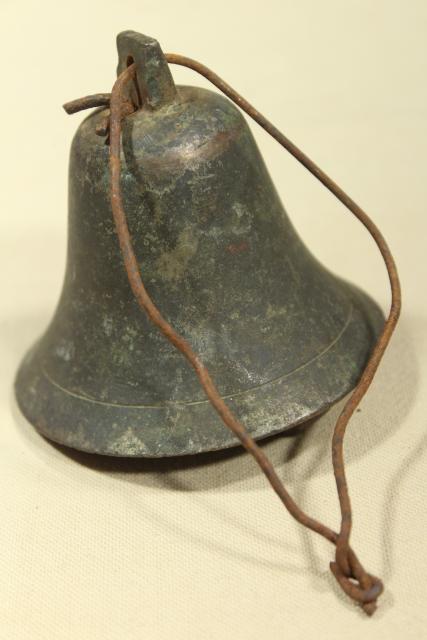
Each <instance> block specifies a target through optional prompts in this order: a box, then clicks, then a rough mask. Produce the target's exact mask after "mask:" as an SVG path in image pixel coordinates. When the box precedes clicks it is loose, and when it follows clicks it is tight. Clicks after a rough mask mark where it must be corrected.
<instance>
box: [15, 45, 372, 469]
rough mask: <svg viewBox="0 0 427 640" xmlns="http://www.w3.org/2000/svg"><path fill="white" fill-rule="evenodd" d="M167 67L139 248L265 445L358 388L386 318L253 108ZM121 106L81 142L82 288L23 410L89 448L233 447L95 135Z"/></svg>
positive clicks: (74, 224) (135, 125) (28, 377)
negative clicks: (311, 219) (278, 166)
mask: <svg viewBox="0 0 427 640" xmlns="http://www.w3.org/2000/svg"><path fill="white" fill-rule="evenodd" d="M146 41H147V42H150V43H153V42H154V43H155V44H154V45H152V44H150V46H151V47H153V46H154V49H155V52H156V55H159V56H161V51H160V48H159V47H158V45H157V43H156V42H155V41H152V40H151V39H146ZM119 50H120V49H119ZM167 73H169V71H167ZM167 73H166V71H165V74H166V76H165V77H166V81H165V82H166V85H167V86H168V87H169V89H170V90H169V93H168V95H167V97H166V98H165V99H163V98H161V99H160V100H159V102H158V103H157V104H155V105H154V106H153V105H152V106H151V107H150V108H142V109H140V110H139V111H137V112H135V113H134V114H133V115H131V116H129V117H127V118H126V119H125V121H124V122H123V136H122V178H121V184H122V194H123V203H124V208H125V211H126V215H127V219H128V224H129V228H130V232H131V236H132V240H133V244H134V248H135V252H136V255H137V258H138V262H139V266H140V270H141V274H142V278H143V281H144V284H145V286H146V288H147V290H148V292H149V293H150V295H151V297H152V298H153V300H154V301H155V303H156V304H157V306H158V307H159V308H160V310H161V312H162V314H163V316H164V317H165V318H166V319H167V320H168V321H169V322H170V323H171V324H172V325H173V326H174V328H175V329H176V330H177V331H178V332H179V333H181V334H182V335H183V336H184V337H185V338H186V339H187V340H188V342H189V343H190V344H191V345H192V347H193V349H194V350H195V351H196V353H198V354H199V356H200V358H201V360H202V361H203V362H204V363H205V364H206V365H207V367H208V369H209V371H210V373H211V376H212V378H213V380H214V381H215V383H216V385H217V387H218V389H219V391H220V393H221V395H222V397H223V398H225V399H226V401H227V403H228V405H229V406H230V408H231V409H232V411H234V412H235V414H236V415H237V416H238V417H239V418H240V419H241V420H242V422H243V423H244V424H245V426H246V427H247V429H248V430H249V432H250V433H251V434H252V435H253V436H254V437H255V438H261V437H263V436H267V435H269V434H273V433H275V432H279V431H282V430H284V429H288V428H290V427H292V426H294V425H296V424H298V423H300V422H302V421H304V420H307V419H308V418H310V417H312V416H314V415H316V414H319V413H320V412H322V411H325V410H326V409H327V408H328V407H329V406H330V405H331V404H332V403H334V402H335V401H336V400H337V399H339V398H340V397H342V396H343V395H344V394H346V393H347V392H348V391H349V390H350V389H352V387H354V385H355V384H356V382H357V380H358V378H359V377H360V374H361V371H362V369H363V367H364V365H365V364H366V361H367V358H368V356H369V353H370V351H371V349H372V345H373V342H374V341H375V339H376V337H377V335H378V332H379V330H380V328H381V325H382V322H383V318H382V314H381V312H380V311H379V309H378V308H377V306H376V305H375V304H374V303H373V302H372V301H371V300H370V299H369V298H368V297H367V296H366V295H365V294H363V293H362V292H360V291H359V290H358V289H356V288H355V287H353V286H351V285H349V284H347V283H345V282H343V281H342V280H340V279H338V278H337V277H335V276H334V275H332V274H331V273H330V272H329V271H327V270H326V269H325V268H324V267H322V265H321V264H319V262H318V261H317V260H316V259H315V258H314V257H313V256H312V255H311V254H310V252H309V251H308V250H307V248H306V247H305V246H304V244H303V243H302V241H301V239H300V238H299V237H298V235H297V234H296V232H295V230H294V228H293V227H292V224H291V222H290V221H289V218H288V217H287V215H286V213H285V211H284V209H283V207H282V205H281V202H280V200H279V198H278V195H277V193H276V190H275V188H274V186H273V184H272V182H271V179H270V177H269V175H268V172H267V169H266V167H265V164H264V162H263V160H262V158H261V155H260V153H259V151H258V148H257V146H256V143H255V141H254V139H253V137H252V134H251V132H250V130H249V128H248V126H247V125H246V122H245V120H244V118H243V117H242V115H241V114H240V112H239V111H238V110H237V109H236V108H235V107H234V106H233V105H232V104H231V103H230V102H229V101H228V100H227V99H225V98H223V97H221V96H220V95H218V94H216V93H214V92H211V91H207V90H205V89H198V88H193V87H185V86H183V87H175V86H174V85H173V84H172V85H171V84H170V82H171V80H169V78H168V76H167ZM168 83H169V84H168ZM163 86H164V85H163ZM104 116H105V110H98V111H96V112H94V113H92V114H91V115H90V116H89V117H88V118H86V120H84V122H83V123H82V124H81V125H80V127H79V129H78V131H77V133H76V135H75V138H74V141H73V144H72V149H71V159H70V176H69V240H68V258H67V268H66V276H65V282H64V287H63V291H62V295H61V299H60V301H59V304H58V307H57V310H56V313H55V315H54V318H53V320H52V322H51V324H50V326H49V327H48V329H47V331H46V333H45V334H44V336H42V338H41V339H40V340H39V341H38V342H37V344H36V345H34V347H33V348H32V349H31V351H30V352H29V353H28V355H27V356H26V358H25V359H24V361H23V363H22V365H21V367H20V370H19V373H18V377H17V382H16V393H17V398H18V403H19V405H20V407H21V409H22V411H23V413H24V414H25V415H26V416H27V418H28V419H29V420H30V421H31V422H32V423H33V424H34V425H35V427H36V428H37V429H38V430H39V431H40V432H41V433H43V434H44V435H45V436H47V437H48V438H50V439H52V440H54V441H56V442H59V443H62V444H65V445H68V446H70V447H74V448H76V449H80V450H84V451H90V452H95V453H102V454H108V455H120V456H148V457H160V456H174V455H182V454H191V453H197V452H202V451H208V450H216V449H222V448H225V447H230V446H233V445H235V444H237V443H238V442H237V440H236V439H235V437H234V436H233V434H232V433H231V432H229V431H228V429H227V428H226V427H225V426H224V424H223V423H222V421H221V419H220V418H219V417H218V416H217V414H216V413H215V411H214V409H213V408H212V407H211V405H210V404H209V402H208V401H207V399H206V397H205V395H204V393H203V391H202V389H201V387H200V384H199V382H198V379H197V378H196V376H195V374H194V371H193V370H192V368H191V367H189V365H188V363H187V362H186V361H185V359H184V358H183V356H182V355H181V354H180V353H179V352H177V351H176V350H175V348H174V347H173V346H172V345H171V344H170V343H169V342H168V341H167V340H166V339H165V338H164V337H163V335H161V334H160V333H159V331H158V329H157V328H156V327H155V326H153V325H152V324H151V322H150V321H149V319H148V318H147V317H146V315H145V314H144V313H143V312H142V311H141V309H140V308H139V306H138V304H137V302H136V300H135V298H134V296H133V294H132V292H131V289H130V286H129V283H128V280H127V276H126V272H125V269H124V265H123V259H122V256H121V253H120V249H119V245H118V240H117V236H116V233H115V229H114V225H113V218H112V212H111V205H110V193H109V191H110V177H109V163H108V153H109V148H108V146H107V145H106V144H105V140H104V139H103V138H101V137H99V136H98V135H96V132H95V129H96V126H97V124H98V123H99V122H100V121H101V120H102V118H103V117H104Z"/></svg>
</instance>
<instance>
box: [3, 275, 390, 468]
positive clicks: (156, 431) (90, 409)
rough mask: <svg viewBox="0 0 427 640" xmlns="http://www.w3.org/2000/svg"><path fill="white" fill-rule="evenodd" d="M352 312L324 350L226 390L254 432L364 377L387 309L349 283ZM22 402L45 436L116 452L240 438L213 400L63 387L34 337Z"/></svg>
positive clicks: (165, 451) (331, 400)
mask: <svg viewBox="0 0 427 640" xmlns="http://www.w3.org/2000/svg"><path fill="white" fill-rule="evenodd" d="M348 293H349V296H350V298H351V302H352V307H353V310H352V313H351V316H350V320H349V321H348V323H347V324H346V326H345V328H344V330H343V331H341V333H340V336H339V337H338V339H336V340H335V342H334V344H333V345H332V347H331V346H330V347H329V348H328V349H327V350H325V351H324V353H323V354H322V355H321V356H317V357H315V358H314V359H312V361H311V362H310V363H309V364H308V365H306V366H303V367H300V368H298V369H297V370H295V371H294V372H292V373H291V374H289V375H287V374H285V375H284V376H281V377H280V378H277V379H275V380H274V381H269V382H268V383H265V384H263V385H261V386H258V387H256V388H255V389H252V390H247V391H244V392H242V393H240V394H236V395H235V396H231V397H229V398H227V400H228V404H229V406H230V408H231V410H232V411H233V412H235V414H236V415H237V416H238V418H239V419H240V420H241V421H242V422H243V424H244V425H245V426H246V428H247V429H248V431H249V433H250V434H251V435H252V437H254V439H256V440H258V439H262V438H265V437H268V436H270V435H274V434H277V433H279V432H281V431H287V430H289V429H291V428H293V427H295V426H298V425H300V424H301V423H303V422H305V421H308V420H310V419H311V418H314V417H316V416H318V415H320V414H322V413H324V412H325V411H327V410H328V409H329V408H330V407H331V406H332V405H333V404H335V403H336V402H337V401H338V400H340V399H341V398H342V397H344V396H345V395H346V394H347V393H348V392H349V391H350V390H351V389H352V388H353V387H354V386H355V385H356V384H357V382H358V379H359V378H360V374H361V372H362V370H363V368H364V366H365V364H366V361H367V359H368V357H369V355H370V352H371V350H372V348H373V345H374V342H375V340H376V338H377V336H378V334H379V333H380V331H381V329H382V325H383V322H384V316H383V314H382V312H381V310H380V309H379V308H378V306H377V305H376V303H374V302H373V301H372V300H371V298H370V297H369V296H367V295H366V294H365V293H362V292H361V291H360V290H359V289H357V288H356V287H354V286H352V285H348ZM15 393H16V397H17V401H18V405H19V407H20V409H21V411H22V413H23V414H24V416H25V417H26V418H27V419H28V420H29V422H30V423H32V424H33V425H34V427H35V428H36V429H37V431H39V432H40V433H41V434H42V435H43V436H45V437H46V438H48V439H50V440H52V441H54V442H56V443H58V444H61V445H64V446H67V447H71V448H73V449H77V450H80V451H84V452H87V453H95V454H101V455H106V456H115V457H147V458H161V457H176V456H183V455H193V454H198V453H204V452H208V451H218V450H221V449H228V448H231V447H235V446H238V445H239V444H240V443H239V441H238V440H237V439H236V437H235V436H234V435H233V434H232V433H231V432H230V431H229V430H228V429H227V428H226V427H225V426H224V424H223V423H222V421H221V420H220V418H219V417H218V416H217V414H216V413H215V411H214V409H213V408H212V407H211V405H210V404H209V402H207V401H201V402H200V403H196V404H190V405H179V406H178V405H174V406H163V407H154V408H152V407H151V408H150V407H142V408H137V407H135V406H130V407H128V406H120V405H106V406H105V405H102V404H100V403H94V402H93V401H88V399H82V398H75V397H72V396H70V395H67V394H65V393H64V390H61V389H60V388H58V387H57V386H54V385H53V384H52V382H51V381H50V380H49V379H48V378H47V377H46V376H45V375H44V373H43V370H42V363H41V362H40V358H38V357H37V345H35V346H34V347H33V348H32V349H31V350H30V351H29V353H28V354H27V356H26V357H25V358H24V360H23V362H22V364H21V367H20V369H19V371H18V374H17V378H16V381H15Z"/></svg>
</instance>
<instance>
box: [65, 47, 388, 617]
mask: <svg viewBox="0 0 427 640" xmlns="http://www.w3.org/2000/svg"><path fill="white" fill-rule="evenodd" d="M166 59H167V61H168V62H169V63H173V64H178V65H182V66H185V67H189V68H190V69H193V70H194V71H196V72H198V73H200V74H201V75H203V76H204V77H205V78H207V79H208V80H210V82H212V83H213V84H214V85H215V86H216V87H217V88H218V89H220V91H222V92H223V93H224V94H225V95H226V96H228V98H230V100H232V101H233V102H234V103H235V104H237V105H238V106H239V107H240V108H241V109H242V110H243V111H245V112H246V113H247V114H248V115H249V116H250V117H251V118H252V119H253V120H255V121H256V122H257V123H258V124H259V125H260V126H261V127H262V128H263V129H264V130H265V131H267V133H269V134H270V135H271V136H272V137H273V138H275V139H276V140H277V142H279V144H281V145H282V147H284V148H285V149H286V150H287V151H289V153H291V154H292V155H293V156H294V157H295V158H296V159H297V160H298V161H299V162H300V163H301V164H302V165H304V166H305V167H306V169H308V171H310V173H312V174H313V175H314V176H315V177H316V178H317V179H318V180H319V181H320V182H321V183H322V184H323V185H324V186H325V187H326V188H327V189H329V191H331V193H333V195H335V196H336V198H338V200H340V201H341V202H342V203H343V204H344V205H345V206H346V207H347V209H348V210H349V211H350V212H351V213H353V215H355V216H356V218H358V219H359V221H360V222H361V223H362V224H363V225H364V226H365V227H366V229H367V230H368V232H369V233H370V235H371V236H372V238H373V239H374V241H375V243H376V245H377V247H378V249H379V250H380V253H381V255H382V257H383V260H384V263H385V266H386V269H387V273H388V277H389V280H390V287H391V306H390V311H389V314H388V317H387V320H386V322H385V324H384V327H383V329H382V332H381V334H380V336H379V338H378V340H377V343H376V345H375V347H374V349H373V350H372V353H371V355H370V358H369V360H368V363H367V365H366V367H365V369H364V371H363V373H362V375H361V377H360V380H359V382H358V384H357V386H356V388H355V389H354V390H353V392H352V394H351V395H350V397H349V399H348V400H347V402H346V404H345V406H344V408H343V410H342V412H341V414H340V416H339V418H338V421H337V423H336V425H335V429H334V433H333V437H332V464H333V470H334V476H335V481H336V486H337V492H338V497H339V503H340V510H341V527H340V531H339V533H336V532H335V531H333V530H332V529H330V528H329V527H327V526H326V525H324V524H322V523H321V522H318V521H317V520H315V519H314V518H312V517H311V516H309V515H308V514H306V513H305V512H304V511H302V509H300V507H299V506H298V505H297V504H296V503H295V502H294V500H293V498H292V497H291V495H290V494H289V493H288V491H287V490H286V488H285V487H284V485H283V483H282V481H281V480H280V478H279V477H278V475H277V473H276V471H275V470H274V468H273V465H272V463H271V462H270V460H269V459H268V457H267V456H266V454H265V453H264V451H263V450H262V449H261V448H260V447H259V446H258V445H257V444H256V442H255V441H254V439H253V438H252V437H251V436H250V435H249V433H248V432H247V431H246V429H245V427H244V426H243V424H242V423H241V422H240V421H239V420H238V419H237V418H236V417H235V416H234V414H233V413H232V412H231V411H230V409H229V408H228V406H227V404H226V403H225V402H224V400H223V399H222V398H221V396H220V394H219V392H218V390H217V388H216V386H215V384H214V382H213V381H212V379H211V377H210V375H209V372H208V370H207V368H206V367H205V366H204V364H203V363H202V362H201V360H200V359H199V357H198V356H197V354H196V353H195V352H194V351H193V349H192V347H191V346H190V344H189V343H188V342H187V341H186V340H185V339H184V338H183V337H182V336H180V335H179V334H178V333H177V332H176V331H175V330H174V328H173V327H172V326H171V325H170V324H169V322H167V320H165V319H164V318H163V316H162V315H161V313H160V311H159V309H158V308H157V307H156V305H155V304H154V302H153V301H152V299H151V298H150V296H149V294H148V293H147V291H146V289H145V286H144V283H143V281H142V278H141V274H140V268H139V265H138V261H137V259H136V256H135V252H134V250H133V246H132V239H131V236H130V232H129V228H128V224H127V220H126V214H125V212H124V208H123V203H122V197H121V188H120V164H121V160H120V151H121V121H122V119H123V118H124V117H126V115H128V114H129V113H130V112H131V111H132V110H135V109H137V108H138V107H137V106H132V105H130V103H129V100H128V99H126V100H125V99H123V89H124V87H125V85H126V84H127V83H128V82H129V81H130V80H134V79H135V77H136V65H135V63H133V64H132V65H130V66H129V67H127V68H126V69H125V70H124V71H123V72H122V73H121V74H120V75H119V77H118V78H117V80H116V82H115V84H114V87H113V90H112V92H111V94H110V95H109V94H97V95H94V96H87V97H86V98H82V99H79V100H74V101H73V102H69V103H67V104H65V105H64V109H65V110H66V111H67V113H76V112H77V111H80V110H81V109H87V108H91V107H96V106H105V105H107V104H108V103H109V106H110V116H109V123H108V125H109V126H108V125H105V123H103V124H102V125H101V127H100V128H99V129H98V133H99V134H100V135H106V134H107V132H108V129H109V142H110V175H111V206H112V211H113V217H114V223H115V227H116V231H117V235H118V238H119V243H120V249H121V252H122V256H123V260H124V263H125V268H126V272H127V276H128V279H129V283H130V286H131V288H132V291H133V293H134V295H135V298H136V299H137V301H138V303H139V305H140V307H141V308H142V309H143V310H144V311H145V312H146V313H147V315H148V317H149V319H150V320H151V321H152V322H153V324H155V325H156V326H157V327H158V329H159V330H160V331H161V332H162V333H163V335H164V336H165V337H166V338H167V339H168V340H169V341H170V342H171V343H172V344H173V345H174V346H175V347H176V348H177V349H178V350H179V351H180V352H181V353H182V354H183V355H184V357H185V358H186V359H187V360H188V362H189V363H190V364H191V366H192V367H193V368H194V370H195V373H196V375H197V377H198V379H199V381H200V384H201V386H202V388H203V390H204V392H205V394H206V396H207V398H208V400H209V401H210V403H211V404H212V406H213V407H214V409H215V410H216V411H217V413H218V414H219V416H220V417H221V419H222V420H223V422H224V424H225V425H226V426H227V427H228V428H229V429H230V430H231V431H232V432H233V433H234V434H235V436H236V437H237V438H238V439H239V440H240V442H241V443H242V445H243V446H244V448H245V449H246V450H247V451H248V452H249V453H250V454H251V455H252V456H253V457H254V458H255V460H256V462H257V463H258V465H259V466H260V468H261V470H262V471H263V473H264V474H265V476H266V477H267V479H268V481H269V482H270V485H271V486H272V488H273V489H274V491H275V492H276V493H277V495H278V496H279V498H280V500H281V501H282V503H283V504H284V506H285V507H286V509H287V510H288V511H289V513H290V514H291V515H292V516H293V517H294V518H295V519H296V520H297V521H298V522H299V523H301V524H302V525H304V526H305V527H307V528H309V529H311V530H312V531H315V532H316V533H318V534H320V535H321V536H323V537H324V538H326V539H327V540H329V541H330V542H332V543H333V544H335V547H336V551H335V561H334V562H331V563H330V569H331V571H332V573H333V575H334V576H335V578H336V580H337V582H338V583H339V585H340V586H341V588H342V589H343V591H344V592H345V593H346V594H347V595H348V596H349V597H350V598H352V599H353V600H354V601H356V602H357V603H359V604H360V605H361V606H362V608H363V610H364V611H365V613H367V614H368V615H372V614H373V613H374V611H375V609H376V603H377V598H378V597H379V595H380V594H381V593H382V591H383V584H382V582H381V580H380V579H379V578H377V577H375V576H373V575H371V574H370V573H368V572H367V571H366V570H365V569H364V568H363V566H362V565H361V563H360V562H359V560H358V558H357V556H356V554H355V553H354V551H353V550H352V548H351V547H350V542H349V540H350V532H351V527H352V512H351V503H350V497H349V493H348V486H347V480H346V475H345V468H344V453H343V440H344V435H345V431H346V427H347V424H348V422H349V420H350V418H351V416H352V415H353V413H354V411H355V409H356V408H357V406H358V404H359V403H360V401H361V399H362V398H363V396H364V395H365V393H366V391H367V390H368V388H369V385H370V383H371V382H372V379H373V377H374V375H375V372H376V370H377V368H378V365H379V363H380V361H381V358H382V356H383V354H384V352H385V350H386V348H387V345H388V343H389V341H390V338H391V335H392V333H393V331H394V329H395V326H396V324H397V321H398V318H399V313H400V308H401V292H400V284H399V278H398V274H397V270H396V265H395V262H394V259H393V256H392V255H391V253H390V250H389V248H388V246H387V243H386V242H385V240H384V238H383V236H382V234H381V232H380V231H379V229H378V228H377V226H376V225H375V224H374V222H373V221H372V220H371V219H370V218H369V216H368V215H367V214H366V213H365V212H364V211H363V210H362V209H361V208H360V207H359V206H358V205H357V204H356V203H355V202H354V201H353V200H352V199H351V198H350V197H349V196H348V195H347V194H346V193H345V192H344V191H343V190H342V189H341V188H340V187H339V186H338V185H337V184H336V183H335V182H333V181H332V180H331V179H330V178H329V177H328V176H327V175H326V174H325V173H324V172H323V171H322V170H321V169H320V168H319V167H318V166H317V165H316V164H315V163H314V162H312V160H310V158H308V157H307V156H306V155H305V154H304V153H303V152H302V151H301V150H300V149H298V147H296V146H295V145H294V144H293V143H292V142H291V141H290V140H288V138H286V137H285V136H284V135H283V134H282V133H281V132H280V131H279V130H278V129H276V127H275V126H274V125H273V124H272V123H271V122H269V121H268V120H267V119H266V118H265V117H264V116H263V115H262V114H260V113H259V112H258V111H257V110H256V109H255V108H254V107H253V106H252V105H251V104H249V102H247V101H246V100H245V99H244V98H243V97H242V96H240V95H239V94H238V93H237V92H236V91H234V89H232V87H230V86H229V85H228V84H227V83H226V82H224V80H222V79H221V78H220V77H219V76H217V75H216V74H215V73H214V72H213V71H211V70H210V69H208V68H207V67H205V66H204V65H202V64H201V63H199V62H196V61H195V60H192V59H190V58H186V57H184V56H181V55H177V54H166Z"/></svg>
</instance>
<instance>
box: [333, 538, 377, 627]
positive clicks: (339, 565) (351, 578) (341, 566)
mask: <svg viewBox="0 0 427 640" xmlns="http://www.w3.org/2000/svg"><path fill="white" fill-rule="evenodd" d="M329 566H330V569H331V571H332V573H333V575H334V576H335V578H336V580H337V582H338V584H339V585H340V587H341V589H342V590H343V591H344V593H346V594H347V595H348V596H349V597H350V598H351V599H352V600H354V601H355V602H357V603H358V604H360V606H361V607H362V609H363V610H364V612H365V613H366V614H367V615H368V616H371V615H372V614H373V613H374V612H375V610H376V608H377V599H378V597H379V596H380V595H381V593H382V592H383V590H384V586H383V583H382V582H381V580H380V579H379V578H377V577H376V576H373V575H372V574H370V573H368V572H367V571H365V569H364V568H363V566H362V565H361V563H360V562H359V560H358V558H357V556H356V554H355V553H354V551H353V550H352V549H351V548H350V547H349V546H348V545H347V544H345V546H344V545H342V544H341V543H340V541H339V540H338V541H337V545H336V551H335V562H331V563H330V565H329Z"/></svg>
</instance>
